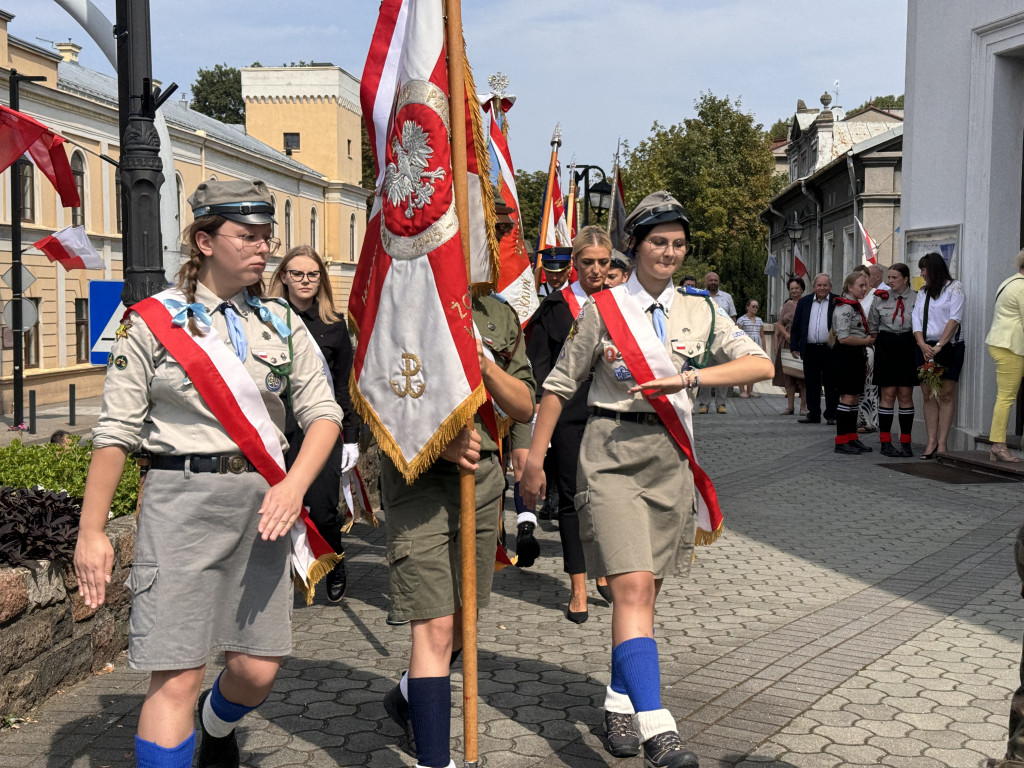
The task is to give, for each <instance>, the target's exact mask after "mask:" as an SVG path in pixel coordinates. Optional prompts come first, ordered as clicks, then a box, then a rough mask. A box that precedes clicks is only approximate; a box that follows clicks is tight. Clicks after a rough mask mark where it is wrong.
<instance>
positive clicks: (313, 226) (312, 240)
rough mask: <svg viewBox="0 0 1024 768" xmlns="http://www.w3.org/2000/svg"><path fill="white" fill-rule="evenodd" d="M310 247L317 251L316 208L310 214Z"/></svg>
mask: <svg viewBox="0 0 1024 768" xmlns="http://www.w3.org/2000/svg"><path fill="white" fill-rule="evenodd" d="M309 247H310V248H312V249H313V250H314V251H315V250H316V208H314V209H313V210H312V211H311V212H310V214H309Z"/></svg>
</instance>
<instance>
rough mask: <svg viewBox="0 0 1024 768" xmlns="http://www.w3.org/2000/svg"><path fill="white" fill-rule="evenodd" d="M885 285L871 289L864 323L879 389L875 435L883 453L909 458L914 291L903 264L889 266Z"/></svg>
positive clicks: (913, 381) (914, 372)
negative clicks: (871, 334)
mask: <svg viewBox="0 0 1024 768" xmlns="http://www.w3.org/2000/svg"><path fill="white" fill-rule="evenodd" d="M888 277H889V286H888V287H887V288H884V289H883V288H879V289H877V290H876V291H875V300H874V302H872V304H871V311H870V312H869V313H868V325H870V326H871V327H872V328H874V329H875V330H876V331H878V336H877V337H876V338H875V372H874V376H875V383H876V384H877V385H878V388H879V401H878V430H879V432H878V436H879V440H880V441H881V444H882V445H881V450H882V455H883V456H889V457H890V458H892V457H902V458H909V457H910V456H912V455H913V451H912V450H911V447H910V433H911V431H912V430H913V428H914V387H915V386H917V367H916V366H915V365H914V347H915V345H914V334H913V332H912V326H913V322H914V321H913V314H914V299H915V294H914V290H913V288H912V287H911V285H910V268H909V267H908V266H907V265H906V264H893V265H892V266H891V267H889V276H888ZM897 399H898V400H899V427H900V447H899V448H896V447H895V446H894V445H893V444H892V423H893V416H894V415H895V414H894V413H893V406H894V405H896V401H897Z"/></svg>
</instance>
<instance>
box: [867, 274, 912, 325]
mask: <svg viewBox="0 0 1024 768" xmlns="http://www.w3.org/2000/svg"><path fill="white" fill-rule="evenodd" d="M882 294H885V296H883V295H882ZM915 299H917V294H915V293H914V291H913V289H912V288H911V287H910V284H909V283H907V287H906V288H904V289H903V293H899V294H898V293H896V291H894V290H891V289H890V290H888V291H875V300H874V301H873V302H871V310H870V311H869V312H868V326H869V327H871V328H874V329H875V330H877V331H878V332H879V333H883V332H884V333H910V332H912V331H913V329H914V328H913V326H914V318H913V315H914V301H915Z"/></svg>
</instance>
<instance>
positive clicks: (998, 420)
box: [985, 250, 1024, 464]
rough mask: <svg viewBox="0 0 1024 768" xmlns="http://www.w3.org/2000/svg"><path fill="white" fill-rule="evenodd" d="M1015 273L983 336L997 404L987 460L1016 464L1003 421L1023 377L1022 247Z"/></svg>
mask: <svg viewBox="0 0 1024 768" xmlns="http://www.w3.org/2000/svg"><path fill="white" fill-rule="evenodd" d="M1014 263H1015V265H1016V267H1017V273H1016V274H1015V275H1013V276H1012V277H1009V278H1007V279H1006V280H1004V281H1003V283H1002V284H1001V285H1000V286H999V288H998V290H997V291H996V300H995V309H994V310H993V316H992V325H991V327H990V328H989V330H988V336H986V337H985V343H986V344H987V345H988V353H989V355H991V356H992V360H993V361H994V362H995V364H996V403H995V407H994V408H993V409H992V427H991V429H990V430H989V434H988V439H989V442H991V443H992V448H991V450H990V451H989V460H990V461H1006V462H1010V463H1011V464H1019V463H1020V459H1019V458H1018V457H1016V456H1014V455H1013V454H1011V453H1010V451H1009V450H1008V449H1007V447H1006V424H1007V422H1008V421H1009V420H1010V408H1011V407H1012V406H1013V401H1014V399H1015V398H1016V397H1017V390H1019V389H1020V380H1021V378H1024V250H1022V251H1021V252H1020V253H1018V254H1017V260H1016V261H1015V262H1014Z"/></svg>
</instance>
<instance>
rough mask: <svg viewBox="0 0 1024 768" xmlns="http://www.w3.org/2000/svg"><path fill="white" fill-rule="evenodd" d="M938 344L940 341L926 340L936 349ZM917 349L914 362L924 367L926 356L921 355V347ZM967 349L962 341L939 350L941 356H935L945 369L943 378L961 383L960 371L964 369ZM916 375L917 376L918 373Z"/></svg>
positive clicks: (936, 360) (926, 342)
mask: <svg viewBox="0 0 1024 768" xmlns="http://www.w3.org/2000/svg"><path fill="white" fill-rule="evenodd" d="M938 343H939V340H938V339H932V340H931V341H929V340H928V339H925V344H927V345H928V346H931V347H934V346H935V345H936V344H938ZM915 347H916V349H915V354H914V360H915V362H916V363H917V365H918V367H920V366H922V365H924V355H923V354H921V348H920V347H917V346H916V345H915ZM966 347H967V345H966V344H964V343H963V342H962V341H957V342H954V343H950V344H946V345H945V346H943V348H942V349H940V350H939V354H937V355H936V356H935V362H936V363H938V364H939V365H941V366H942V367H943V368H944V369H945V370H943V372H942V378H944V379H946V380H948V381H960V371H961V369H963V367H964V356H965V355H966V352H967V349H966ZM914 375H915V376H916V375H917V374H916V372H915V374H914ZM918 383H920V382H918Z"/></svg>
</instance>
